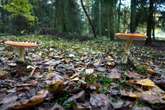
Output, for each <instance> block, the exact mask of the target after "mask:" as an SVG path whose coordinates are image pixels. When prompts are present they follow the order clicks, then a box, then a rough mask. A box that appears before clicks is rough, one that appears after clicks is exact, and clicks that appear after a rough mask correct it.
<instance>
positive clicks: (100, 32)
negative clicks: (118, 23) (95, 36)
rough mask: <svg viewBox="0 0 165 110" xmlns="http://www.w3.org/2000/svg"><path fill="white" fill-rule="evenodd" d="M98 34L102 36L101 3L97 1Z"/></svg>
mask: <svg viewBox="0 0 165 110" xmlns="http://www.w3.org/2000/svg"><path fill="white" fill-rule="evenodd" d="M99 36H102V3H101V0H100V1H99Z"/></svg>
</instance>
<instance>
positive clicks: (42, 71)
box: [0, 41, 165, 110]
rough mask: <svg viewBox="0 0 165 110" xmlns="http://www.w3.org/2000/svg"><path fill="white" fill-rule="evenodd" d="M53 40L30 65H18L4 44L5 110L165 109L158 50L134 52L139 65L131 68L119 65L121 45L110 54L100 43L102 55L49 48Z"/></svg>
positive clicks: (1, 102)
mask: <svg viewBox="0 0 165 110" xmlns="http://www.w3.org/2000/svg"><path fill="white" fill-rule="evenodd" d="M40 42H42V41H40ZM47 42H48V41H43V42H42V45H43V46H42V45H41V47H39V48H37V49H32V50H28V53H27V56H26V61H27V62H25V63H24V64H20V63H19V62H17V61H16V59H17V56H16V55H15V54H14V53H13V52H12V51H11V49H9V48H8V47H6V46H3V45H0V56H1V58H0V109H1V110H10V109H13V110H22V109H35V110H43V109H46V110H56V109H59V110H64V109H66V110H119V109H120V110H128V109H130V110H143V109H144V110H155V109H157V110H159V109H164V108H165V106H164V105H165V92H164V90H165V86H164V82H165V81H164V80H165V74H164V71H163V70H164V69H163V67H164V66H163V64H164V63H163V62H161V61H159V59H160V58H161V59H162V58H163V57H162V55H161V54H163V52H159V55H158V56H160V58H157V59H156V58H153V57H154V54H156V51H155V50H152V49H148V48H139V47H135V48H132V50H131V51H132V57H133V58H134V60H135V59H137V60H135V61H134V65H135V67H131V68H127V67H130V66H127V65H126V66H125V65H121V64H120V63H119V62H120V59H121V55H120V52H121V50H120V49H119V48H118V47H120V44H115V43H112V44H111V46H113V48H111V49H110V50H105V51H104V48H105V47H104V48H103V46H102V45H103V44H97V45H100V48H98V50H103V51H102V52H101V51H95V50H91V49H89V48H88V47H84V48H82V51H81V50H79V49H80V47H76V48H74V46H73V45H72V46H71V47H69V48H61V47H62V46H60V48H58V47H53V46H46V45H47V44H46V43H47ZM52 42H53V41H52ZM44 45H45V47H44ZM60 45H63V44H62V43H61V44H60ZM69 45H70V44H69ZM95 45H96V44H95ZM76 46H78V45H76ZM65 47H67V46H65ZM135 50H136V51H135ZM146 51H148V52H147V53H145V52H146ZM2 53H3V54H2ZM144 57H145V58H146V57H149V58H148V59H150V60H145V59H144ZM151 58H152V60H151ZM153 59H155V60H153ZM137 65H141V66H140V67H139V66H137ZM123 67H124V69H123Z"/></svg>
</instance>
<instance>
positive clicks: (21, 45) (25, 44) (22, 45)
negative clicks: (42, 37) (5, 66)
mask: <svg viewBox="0 0 165 110" xmlns="http://www.w3.org/2000/svg"><path fill="white" fill-rule="evenodd" d="M5 44H6V45H10V46H13V47H17V48H34V47H38V45H37V44H36V43H32V42H17V41H6V42H5Z"/></svg>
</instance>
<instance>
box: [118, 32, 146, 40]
mask: <svg viewBox="0 0 165 110" xmlns="http://www.w3.org/2000/svg"><path fill="white" fill-rule="evenodd" d="M115 36H116V37H117V38H119V39H123V40H145V39H146V36H145V35H144V34H138V33H116V34H115Z"/></svg>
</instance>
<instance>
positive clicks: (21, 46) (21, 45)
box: [4, 41, 38, 62]
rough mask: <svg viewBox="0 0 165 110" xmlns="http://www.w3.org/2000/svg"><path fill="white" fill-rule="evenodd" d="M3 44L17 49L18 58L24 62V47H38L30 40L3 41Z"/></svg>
mask: <svg viewBox="0 0 165 110" xmlns="http://www.w3.org/2000/svg"><path fill="white" fill-rule="evenodd" d="M4 44H6V45H9V46H11V47H14V48H16V49H18V51H19V57H20V59H19V60H20V61H22V62H24V60H25V58H24V55H25V49H26V48H35V47H38V45H37V44H36V43H32V42H17V41H5V42H4Z"/></svg>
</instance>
